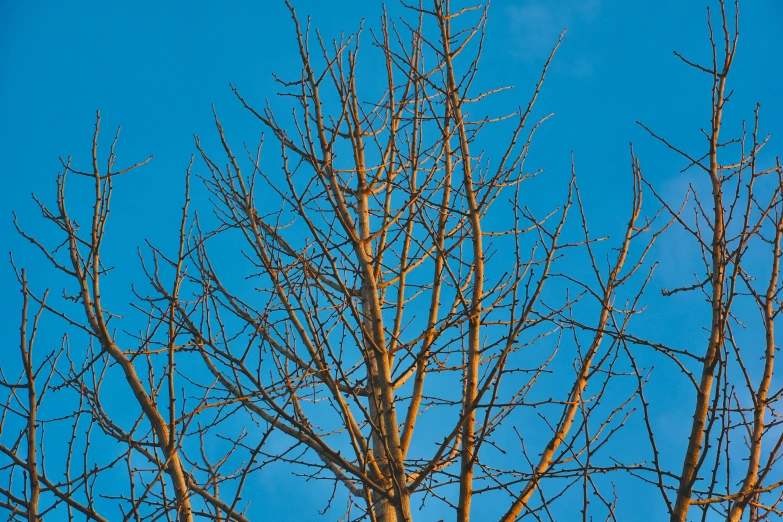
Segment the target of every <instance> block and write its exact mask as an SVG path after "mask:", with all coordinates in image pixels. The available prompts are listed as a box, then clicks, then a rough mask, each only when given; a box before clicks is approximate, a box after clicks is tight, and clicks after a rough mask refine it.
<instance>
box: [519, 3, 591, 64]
mask: <svg viewBox="0 0 783 522" xmlns="http://www.w3.org/2000/svg"><path fill="white" fill-rule="evenodd" d="M600 9H601V0H558V1H553V0H525V1H522V2H519V4H518V5H513V6H509V7H507V15H508V21H509V24H510V26H511V32H512V41H511V43H512V45H513V50H514V53H515V54H516V55H517V56H518V57H519V58H520V59H522V60H525V61H536V62H537V61H541V60H543V59H546V57H547V56H549V53H550V51H551V50H552V47H553V46H554V45H555V42H556V41H557V36H558V35H559V34H560V33H561V32H563V29H566V28H573V27H574V26H575V25H579V24H581V23H589V22H592V21H593V20H595V19H596V18H597V17H598V14H599V12H600ZM561 65H563V64H562V63H561ZM567 68H568V69H569V71H570V72H571V73H572V74H573V75H574V76H578V77H582V76H588V75H590V74H591V73H592V64H591V62H590V60H589V59H588V58H579V59H576V60H573V61H572V63H569V64H567Z"/></svg>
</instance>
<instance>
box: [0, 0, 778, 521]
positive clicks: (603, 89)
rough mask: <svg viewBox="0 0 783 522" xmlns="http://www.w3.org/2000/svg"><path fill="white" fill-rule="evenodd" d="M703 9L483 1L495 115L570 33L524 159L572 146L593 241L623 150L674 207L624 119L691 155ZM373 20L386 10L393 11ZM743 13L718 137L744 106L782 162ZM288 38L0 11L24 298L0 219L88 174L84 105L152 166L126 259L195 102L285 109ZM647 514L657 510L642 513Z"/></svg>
mask: <svg viewBox="0 0 783 522" xmlns="http://www.w3.org/2000/svg"><path fill="white" fill-rule="evenodd" d="M293 4H294V6H295V7H296V8H297V10H298V12H299V14H300V15H301V16H304V15H305V14H310V15H311V16H312V19H313V26H314V27H317V28H318V29H319V30H321V32H322V34H324V35H325V36H326V37H337V36H339V33H340V31H343V30H344V31H346V32H352V31H354V30H355V29H357V27H358V25H359V23H360V21H361V20H362V19H366V24H367V25H368V26H370V27H376V26H377V20H378V17H379V15H380V13H381V4H380V2H372V1H358V0H355V1H345V0H342V1H336V0H335V1H304V0H293ZM707 4H708V2H707V1H706V0H703V1H702V0H686V1H683V0H656V1H644V2H643V1H629V0H585V1H579V0H530V1H528V0H496V1H494V2H492V4H491V8H490V21H489V32H488V35H487V41H486V47H485V51H484V58H483V60H482V67H481V71H480V74H481V75H482V76H483V80H482V81H483V82H484V84H486V85H488V86H497V85H514V86H515V88H516V89H515V91H513V94H510V95H509V94H504V95H503V97H502V98H498V100H497V102H496V103H497V107H498V110H499V111H500V109H501V108H502V107H503V106H504V105H505V106H507V107H510V108H511V109H513V108H515V107H516V106H517V105H518V104H522V103H526V102H527V100H528V98H529V95H530V93H531V92H532V90H531V89H532V87H533V85H534V82H535V80H536V79H537V78H538V75H539V74H540V69H541V66H542V64H543V62H544V60H545V58H546V56H547V54H548V52H549V49H550V48H551V46H552V45H553V43H554V42H555V41H556V39H557V35H558V33H559V32H560V31H562V29H563V28H565V27H567V28H568V34H567V36H566V38H565V40H564V43H563V45H562V47H561V49H560V51H559V53H558V56H557V58H556V60H555V63H554V65H553V67H552V69H551V74H550V75H549V76H548V78H547V83H546V85H545V87H544V92H543V94H542V96H541V98H540V100H539V102H538V105H537V111H538V114H539V115H542V114H545V113H547V112H555V113H556V116H555V118H554V119H553V120H551V121H550V122H549V123H548V124H547V125H546V126H545V127H544V129H543V130H542V132H541V133H540V135H539V136H538V139H537V141H536V143H535V146H534V151H533V153H532V154H531V157H530V162H531V165H533V166H535V167H536V168H538V167H541V168H546V169H547V170H548V171H549V172H551V173H552V174H553V179H555V180H558V181H557V183H561V182H562V181H564V180H565V179H567V174H568V170H569V161H570V159H569V158H570V152H571V151H574V153H575V157H576V162H577V172H578V174H579V176H580V186H581V188H582V191H583V195H584V198H585V202H586V205H587V209H588V217H589V218H590V219H591V221H592V223H591V226H592V230H591V231H592V232H594V233H595V234H596V235H603V234H608V233H616V232H617V231H618V230H619V227H620V226H621V225H622V223H623V222H624V221H625V220H626V212H625V210H626V209H627V207H628V201H627V195H628V187H629V183H630V181H629V169H628V164H629V157H628V143H629V142H631V141H633V142H634V144H635V146H636V152H637V154H638V156H639V157H640V160H641V162H642V166H643V168H644V169H645V173H646V175H647V176H648V178H650V179H652V180H653V181H654V182H655V183H656V184H657V186H658V187H659V188H661V189H662V191H663V192H664V193H666V194H667V195H669V196H671V197H673V198H674V199H678V198H680V197H681V195H682V194H683V193H684V188H685V187H686V186H687V177H686V176H687V175H682V174H680V173H679V170H680V169H681V168H682V167H683V166H684V165H683V164H682V161H681V160H680V159H679V158H677V157H675V156H674V155H672V154H670V153H669V152H668V151H666V150H664V148H663V147H661V146H660V145H659V144H657V143H654V142H653V140H652V139H651V138H649V137H647V135H646V133H645V132H644V131H643V130H642V129H641V128H639V127H638V126H637V125H636V124H635V122H636V121H637V120H641V121H643V122H644V123H645V124H647V125H648V126H649V127H651V128H653V129H655V130H656V131H660V133H661V134H663V135H665V136H667V137H668V138H670V139H671V140H672V141H673V142H676V143H678V144H679V145H682V146H683V148H686V149H687V148H690V149H691V150H694V149H695V150H702V149H701V147H702V144H703V141H702V139H701V137H700V134H699V128H700V127H702V126H705V125H706V124H707V122H708V118H709V110H710V108H709V98H708V97H707V96H705V89H708V88H709V81H708V78H706V77H705V75H703V74H699V73H696V72H694V71H693V70H690V69H688V68H687V67H685V66H684V65H683V64H682V63H680V62H679V60H677V59H676V58H675V57H674V56H673V54H672V51H673V50H678V51H681V52H682V53H684V54H685V55H686V56H688V57H690V58H692V59H694V60H705V59H707V58H708V56H709V54H708V53H709V49H708V46H707V40H706V36H707V29H706V12H705V8H706V5H707ZM710 4H714V2H711V3H710ZM389 9H390V12H391V13H392V14H400V13H401V9H400V8H399V5H397V4H395V3H394V2H391V3H390V5H389ZM741 9H742V11H741V15H740V21H741V22H740V23H741V26H740V50H739V54H738V58H737V63H736V66H735V67H734V69H733V73H732V74H733V76H732V80H731V87H732V88H734V89H735V90H736V91H737V93H736V94H735V95H734V96H733V97H732V102H731V105H730V107H729V110H728V113H727V122H726V125H727V127H726V128H727V129H729V130H730V131H731V132H732V133H734V131H736V130H738V129H739V128H738V123H739V121H741V119H744V118H748V119H749V118H751V117H752V110H753V107H754V105H755V103H756V102H761V104H762V112H761V123H762V129H763V131H764V133H770V134H772V136H773V139H772V142H771V144H770V145H769V150H771V151H772V152H774V151H778V153H779V151H781V150H783V147H781V145H780V144H781V143H782V141H781V140H783V96H781V93H783V89H782V88H781V86H783V67H781V64H782V63H783V60H782V57H783V31H782V30H781V27H783V3H781V2H780V1H778V0H751V1H745V2H743V3H742V5H741ZM292 29H293V27H292V22H291V19H290V16H289V13H288V12H287V10H286V9H285V6H284V4H283V2H282V1H266V2H264V1H256V2H250V1H235V2H206V1H195V2H187V3H186V2H149V1H135V2H100V1H83V2H51V1H49V2H22V1H12V0H0V158H2V162H0V176H2V190H1V191H0V198H2V204H1V205H0V209H2V212H0V238H1V241H2V245H3V247H4V251H5V252H7V251H9V250H13V251H14V255H15V258H16V260H17V263H18V264H19V265H22V266H26V267H27V268H28V269H29V271H30V278H31V280H32V281H33V284H34V287H36V288H38V289H42V288H44V287H46V286H47V285H48V284H49V282H48V281H47V280H46V279H45V278H46V277H47V274H49V273H51V272H50V271H49V267H47V266H46V265H45V264H44V263H43V262H42V259H41V257H40V256H38V255H36V253H35V252H34V251H33V250H32V249H31V248H30V247H29V245H27V244H25V243H24V242H23V241H22V240H21V239H20V238H18V237H17V236H16V233H15V231H14V229H13V225H12V221H11V210H16V211H17V213H18V214H19V215H20V217H21V218H22V220H23V223H24V224H25V226H26V227H27V228H28V229H30V230H31V231H33V232H36V231H39V232H40V233H45V229H43V228H41V227H39V224H40V217H39V216H40V215H39V213H38V212H37V210H36V207H35V206H34V203H33V202H32V200H31V199H30V197H29V196H30V193H31V192H35V194H36V195H37V196H39V197H40V198H42V199H43V200H44V201H47V202H51V201H53V196H54V187H55V185H54V182H55V177H56V174H57V173H58V172H59V170H60V164H59V160H58V158H59V157H60V156H68V155H72V156H73V157H74V160H75V164H76V165H77V168H78V166H80V165H81V166H86V165H87V164H88V162H89V152H90V140H91V136H92V129H93V124H94V121H95V111H96V110H97V109H100V110H101V113H102V116H103V129H104V141H106V140H108V138H109V135H110V134H111V133H113V130H114V129H115V128H116V127H117V126H118V125H121V126H122V129H123V130H122V136H121V138H120V145H119V161H118V162H119V164H123V165H124V164H127V163H129V162H134V161H138V160H141V159H143V158H146V157H147V156H149V155H151V154H152V155H154V156H155V158H154V160H153V161H152V162H151V163H150V164H149V165H148V166H146V167H143V168H142V169H141V170H139V171H137V172H136V173H135V174H134V175H133V179H130V178H127V179H123V180H122V181H121V183H118V186H117V187H116V194H115V199H116V200H115V209H116V212H115V214H113V218H112V219H113V221H112V233H114V234H117V236H118V237H119V238H121V240H116V241H113V242H111V243H110V250H109V251H108V252H107V253H106V254H105V256H106V257H112V258H114V259H123V258H125V259H128V260H130V262H132V263H136V261H135V260H136V248H137V246H139V245H142V243H143V241H144V240H145V239H150V240H151V241H152V242H153V243H156V244H162V243H165V241H167V240H168V239H171V238H172V237H173V234H174V232H175V227H176V219H177V215H178V213H179V208H180V205H181V193H182V179H183V173H184V170H185V167H186V165H187V163H188V160H189V157H190V155H191V154H192V153H194V152H195V148H194V145H193V135H194V134H198V135H200V136H201V137H202V138H203V139H204V140H205V141H212V140H214V137H215V136H214V125H213V120H212V114H211V108H210V105H211V104H212V103H214V104H215V105H216V108H217V110H218V112H219V113H220V115H221V117H222V119H223V123H224V125H225V127H226V129H227V132H228V134H229V137H230V138H232V139H234V140H235V141H236V142H240V141H242V140H246V141H248V142H254V141H256V140H257V139H258V137H259V136H260V132H261V128H260V126H259V123H258V122H257V120H255V119H254V118H253V117H252V116H251V115H249V114H247V113H246V112H245V111H244V110H243V109H242V108H241V107H240V105H239V103H238V102H237V101H236V99H235V98H234V96H233V95H232V93H231V91H230V89H229V83H233V84H234V85H235V86H236V87H237V88H238V89H239V90H240V91H241V92H242V94H243V95H244V96H245V97H246V98H248V99H250V100H252V101H254V102H255V104H256V105H261V104H262V102H263V100H264V99H266V98H269V99H270V101H271V103H272V104H277V103H280V104H281V105H279V106H280V107H283V106H284V105H282V102H281V100H280V99H276V98H275V92H277V88H276V85H275V84H274V81H273V79H272V76H271V73H272V72H275V73H278V74H279V75H280V76H282V77H292V76H294V75H295V74H296V73H297V71H298V57H297V55H296V46H295V39H294V35H293V32H292ZM367 55H368V56H369V53H367ZM286 106H287V105H286ZM558 186H559V187H562V185H558ZM172 197H173V198H174V201H175V203H172V202H171V201H172V199H171V198H172ZM542 198H546V195H542ZM74 201H78V198H76V197H74ZM615 204H617V205H618V208H619V209H620V212H616V211H615V207H614V205H615ZM670 247H671V250H669V251H668V253H667V254H665V255H664V257H663V259H662V261H663V263H662V267H661V272H662V275H661V278H662V279H661V280H662V281H663V286H666V285H667V284H668V285H669V286H676V285H677V283H678V282H680V283H681V282H682V280H681V279H680V278H678V276H679V275H680V273H681V271H682V270H683V267H684V266H686V265H689V264H692V263H693V260H689V259H687V258H688V256H689V255H690V254H689V253H688V252H687V251H686V252H680V251H679V250H678V247H677V245H676V244H674V243H673V244H671V245H670ZM3 255H7V254H3ZM697 261H698V259H696V262H697ZM0 267H2V268H0V294H1V295H3V296H7V297H5V298H4V299H3V300H2V302H0V307H1V308H2V309H1V312H2V313H0V317H2V323H1V324H2V332H3V333H4V334H5V335H11V336H12V337H11V339H13V340H14V342H15V339H16V331H17V330H16V328H17V327H18V324H17V320H18V307H19V300H18V298H17V296H18V293H17V290H18V287H17V284H16V281H15V279H14V277H13V274H12V272H11V269H10V265H9V263H8V262H7V259H4V260H2V261H0ZM39 274H40V275H39ZM133 274H134V272H133V270H129V271H128V272H127V273H125V275H124V276H118V279H116V280H115V281H114V282H113V284H114V285H117V286H118V287H119V286H123V285H124V286H125V287H127V286H128V283H129V282H130V280H132V279H133V277H134V275H133ZM123 278H124V279H123ZM667 281H668V283H667ZM53 290H55V293H57V292H58V290H57V288H54V289H53ZM653 306H654V305H653ZM658 312H659V315H658V316H657V317H658V319H657V321H658V322H659V323H660V324H665V323H667V322H668V321H669V320H670V319H672V317H670V315H671V314H673V313H674V312H672V311H667V309H666V308H665V307H660V309H659V310H658ZM667 314H669V315H667ZM685 315H687V314H685ZM677 324H678V325H680V326H678V328H682V329H683V330H682V331H679V332H678V331H675V332H674V334H675V336H680V337H681V338H687V336H689V335H694V334H693V333H692V331H690V330H689V331H686V329H688V328H689V327H691V326H694V325H695V323H694V325H692V324H689V323H688V321H687V320H686V321H680V322H679V323H677ZM699 324H700V323H699ZM683 336H685V337H683ZM697 337H698V336H697ZM54 338H55V339H56V338H57V336H55V337H54ZM9 349H10V350H14V349H15V347H14V346H13V343H7V345H6V350H9ZM13 353H14V354H15V353H16V352H15V351H14V352H13ZM3 357H4V358H5V356H3ZM2 364H6V363H5V361H4V360H3V363H2ZM659 385H660V393H665V390H666V389H669V390H670V393H675V394H676V391H674V392H671V390H678V389H679V388H678V386H679V385H678V384H677V383H676V382H661V383H659ZM683 389H684V388H683ZM684 400H691V398H690V396H688V397H686V399H684ZM658 414H659V415H660V416H661V419H663V420H661V425H662V426H664V428H662V429H664V430H665V426H666V425H670V424H676V423H678V422H681V421H682V420H683V417H682V414H681V411H680V410H677V409H676V408H674V409H673V410H672V411H660V412H659V413H658ZM666 419H670V422H668V421H666ZM671 443H672V444H682V443H684V437H682V436H680V435H679V434H673V435H672V438H671ZM256 491H257V493H256V494H257V495H258V496H259V504H260V503H261V502H267V503H269V504H267V506H266V508H265V509H267V510H268V512H270V513H271V512H275V513H278V515H276V517H279V518H276V519H277V520H298V519H300V518H297V516H296V515H294V514H292V513H293V512H292V511H290V510H291V509H294V508H295V509H301V508H302V507H301V506H295V507H294V508H292V507H291V506H286V503H287V500H288V499H287V498H285V497H283V496H281V493H282V490H281V489H280V488H279V484H276V483H275V482H274V481H272V480H271V479H269V478H266V479H265V480H264V481H262V482H261V483H260V484H259V486H258V489H257V490H256ZM261 499H263V500H261ZM306 504H307V505H306V509H316V508H318V507H322V504H323V503H322V502H321V499H314V500H313V502H312V503H306ZM650 508H651V509H657V510H662V509H663V506H662V504H660V503H657V504H656V503H655V502H652V503H651V504H650ZM651 516H652V515H651ZM286 517H287V518H286ZM313 518H315V517H314V512H313ZM47 520H48V519H47ZM52 520H55V518H53V519H52ZM477 520H481V518H480V517H478V518H477ZM651 520H652V518H651Z"/></svg>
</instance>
